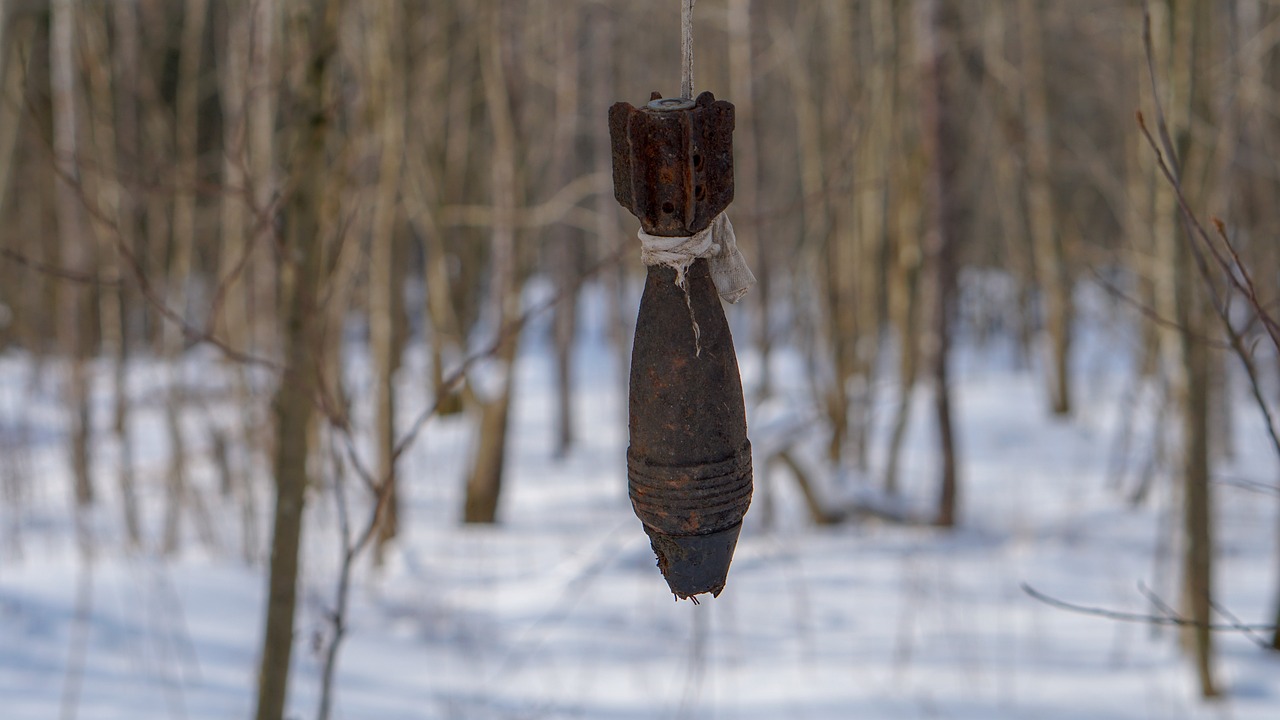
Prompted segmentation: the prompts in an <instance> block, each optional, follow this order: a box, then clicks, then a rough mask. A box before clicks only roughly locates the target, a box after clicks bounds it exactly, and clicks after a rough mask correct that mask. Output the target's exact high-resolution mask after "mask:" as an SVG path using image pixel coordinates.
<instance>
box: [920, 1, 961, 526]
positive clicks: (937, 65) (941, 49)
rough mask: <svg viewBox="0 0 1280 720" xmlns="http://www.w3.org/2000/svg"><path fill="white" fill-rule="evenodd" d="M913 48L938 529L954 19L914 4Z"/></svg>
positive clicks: (948, 441) (946, 358)
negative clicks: (923, 162) (925, 163)
mask: <svg viewBox="0 0 1280 720" xmlns="http://www.w3.org/2000/svg"><path fill="white" fill-rule="evenodd" d="M916 11H917V13H918V16H917V36H916V42H917V48H918V52H919V63H920V91H921V97H920V113H921V142H922V145H923V146H924V154H925V157H927V158H930V165H929V168H928V171H927V176H926V178H925V205H926V212H927V213H928V214H927V220H926V224H925V243H924V245H925V253H926V257H925V261H926V265H925V272H926V273H927V278H928V285H929V287H930V290H931V292H932V293H933V296H932V298H931V299H932V308H931V313H932V317H931V323H932V325H931V327H930V328H929V329H928V331H927V332H926V339H927V342H926V350H927V351H928V361H927V362H928V373H929V375H930V377H931V379H932V380H933V397H934V412H935V413H936V419H937V424H938V453H939V460H940V482H939V495H938V514H937V517H936V518H935V519H934V522H935V524H937V525H939V526H941V527H951V526H953V525H955V524H956V505H957V500H958V495H959V478H958V468H957V461H956V441H955V431H954V427H953V423H952V417H951V414H952V412H951V380H950V373H949V365H950V353H951V312H952V304H953V302H954V300H953V298H954V296H955V284H956V266H955V263H956V257H955V256H956V249H955V245H956V224H957V222H956V214H957V207H956V204H957V199H956V194H957V188H956V187H955V178H956V167H957V161H958V158H957V156H956V152H957V148H958V146H959V143H958V142H956V138H957V134H958V133H957V129H956V117H955V114H954V113H955V108H954V107H953V105H952V103H953V102H954V98H953V97H952V89H951V86H950V80H949V78H948V76H947V70H948V68H949V67H950V66H951V65H954V64H956V63H958V60H957V59H956V57H955V54H956V48H955V42H956V34H957V31H956V27H955V24H956V22H957V18H956V15H955V12H954V9H953V8H951V7H949V6H948V5H947V3H946V2H945V0H918V5H917V6H916Z"/></svg>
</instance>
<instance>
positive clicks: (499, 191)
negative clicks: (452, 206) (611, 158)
mask: <svg viewBox="0 0 1280 720" xmlns="http://www.w3.org/2000/svg"><path fill="white" fill-rule="evenodd" d="M482 18H483V19H482V20H481V22H482V23H483V27H484V28H485V29H486V31H487V36H486V38H485V42H483V43H482V44H481V58H480V73H481V76H482V79H483V84H484V92H485V102H486V105H487V106H488V109H489V123H490V125H491V127H492V130H493V156H492V159H491V165H492V176H491V182H492V189H493V213H494V215H493V228H492V231H491V232H492V235H491V237H490V248H491V249H490V262H491V263H492V268H491V277H492V281H491V286H490V287H491V292H490V306H491V308H492V309H493V310H494V311H495V315H496V316H497V322H496V323H494V327H495V330H496V332H497V333H499V337H498V349H497V352H496V353H495V356H494V359H495V360H496V362H497V367H498V374H499V378H498V381H497V382H496V383H495V384H496V385H497V387H496V388H492V389H491V391H490V393H491V394H489V395H488V396H487V397H481V398H478V401H479V405H480V408H479V411H480V422H479V427H478V429H477V440H476V452H475V457H474V460H473V461H472V466H471V474H470V476H469V478H468V479H467V491H466V501H465V507H464V510H463V520H464V521H465V522H468V523H493V522H496V521H497V515H498V498H499V494H500V492H501V489H502V478H503V471H504V468H505V464H506V463H505V455H506V448H507V426H508V422H507V421H508V415H509V413H510V409H511V393H512V390H513V386H514V384H515V357H516V346H517V339H518V335H519V331H518V328H517V327H516V326H515V323H514V321H515V320H516V318H517V317H518V315H519V313H520V293H519V287H518V275H517V267H516V264H517V258H516V244H515V241H516V228H515V213H516V207H517V193H518V177H517V159H516V149H517V144H516V127H515V118H514V115H513V110H512V106H511V100H510V97H509V96H508V90H507V83H508V81H507V67H506V63H505V59H504V58H503V47H504V43H503V31H502V28H503V22H502V7H501V3H500V2H498V1H497V0H490V2H489V3H486V6H485V9H484V12H483V13H482Z"/></svg>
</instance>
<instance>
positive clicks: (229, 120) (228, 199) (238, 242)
mask: <svg viewBox="0 0 1280 720" xmlns="http://www.w3.org/2000/svg"><path fill="white" fill-rule="evenodd" d="M258 2H259V0H235V1H233V2H229V3H228V4H227V16H228V17H227V21H226V22H227V33H226V43H225V45H224V46H223V47H222V48H220V50H221V56H222V62H221V66H220V69H221V77H220V80H221V83H220V87H221V92H220V93H219V97H220V98H221V100H222V117H223V144H224V147H223V159H222V184H223V187H224V188H225V190H224V193H223V195H222V218H221V223H220V229H221V232H222V243H221V248H220V250H221V252H220V254H219V257H218V284H219V292H221V293H222V303H223V305H222V309H221V313H220V316H219V317H217V318H214V322H215V323H217V324H218V325H219V326H220V334H221V335H222V337H223V338H224V339H225V340H226V342H227V343H228V344H229V345H231V347H234V348H237V349H242V350H247V349H249V348H250V346H251V344H252V338H253V328H252V320H251V319H250V317H249V293H250V292H251V291H252V288H251V286H250V283H249V282H248V279H249V278H251V277H252V268H253V265H254V263H253V262H252V258H253V255H254V253H255V251H256V249H257V248H256V243H255V242H251V240H250V237H249V236H250V233H251V231H250V227H251V226H253V225H256V224H257V223H256V221H254V222H250V220H249V217H250V213H249V211H250V209H251V206H252V205H253V204H254V198H253V191H254V187H253V183H251V173H250V159H249V148H248V145H249V132H248V129H249V110H248V108H249V102H250V99H249V97H248V85H249V77H250V72H249V68H250V65H251V63H252V58H253V48H252V39H253V30H254V26H253V12H254V10H253V8H254V6H256V5H257V4H258ZM253 234H254V235H257V233H256V231H255V232H253ZM254 240H256V237H255V238H254ZM230 370H231V374H232V383H233V384H234V393H235V398H236V404H237V405H239V406H240V407H241V408H245V409H247V408H249V407H251V406H252V404H253V403H254V399H253V395H252V393H251V392H250V388H249V378H248V374H247V372H246V370H245V368H244V367H243V366H240V365H237V366H235V367H233V368H230ZM251 416H252V413H249V412H241V413H240V420H239V426H238V427H237V428H235V430H236V432H238V434H239V436H240V437H241V439H242V440H243V444H242V447H241V449H240V450H241V454H242V456H243V457H245V458H246V459H247V460H246V462H245V463H244V464H242V465H240V466H235V465H234V463H233V461H232V458H231V454H232V448H231V447H229V446H226V447H224V450H225V452H224V453H222V454H221V455H219V457H220V458H221V462H222V466H221V469H222V471H223V472H224V473H225V474H224V479H225V481H227V482H229V483H230V487H229V488H228V489H229V490H230V491H231V493H232V495H233V496H234V497H235V498H236V499H237V500H238V501H239V504H240V543H241V555H242V556H243V557H244V559H245V560H246V561H251V560H252V559H253V557H254V554H255V553H256V551H257V548H258V510H257V497H256V496H255V495H254V491H253V486H252V483H251V482H250V477H252V476H253V475H254V473H252V472H250V471H249V470H250V468H249V467H246V465H249V464H250V463H251V462H252V458H253V448H254V443H253V442H252V438H254V437H255V436H256V434H257V433H256V431H255V430H254V429H253V428H252V427H251V425H252V421H251V420H250V419H249V418H250V417H251Z"/></svg>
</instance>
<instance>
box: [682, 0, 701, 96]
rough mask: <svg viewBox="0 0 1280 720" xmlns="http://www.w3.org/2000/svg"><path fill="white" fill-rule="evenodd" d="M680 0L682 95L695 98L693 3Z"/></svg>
mask: <svg viewBox="0 0 1280 720" xmlns="http://www.w3.org/2000/svg"><path fill="white" fill-rule="evenodd" d="M697 1H698V0H680V58H681V64H680V97H682V98H684V99H685V100H692V99H693V4H694V3H695V2H697Z"/></svg>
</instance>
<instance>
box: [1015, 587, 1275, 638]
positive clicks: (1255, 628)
mask: <svg viewBox="0 0 1280 720" xmlns="http://www.w3.org/2000/svg"><path fill="white" fill-rule="evenodd" d="M1019 587H1020V588H1021V589H1022V592H1024V593H1026V594H1027V595H1029V596H1031V597H1032V598H1034V599H1036V600H1039V601H1040V602H1042V603H1044V604H1045V605H1048V606H1050V607H1055V608H1058V609H1059V610H1067V611H1069V612H1073V613H1077V614H1079V615H1091V616H1093V617H1101V618H1106V619H1108V620H1118V621H1120V622H1136V623H1142V624H1144V625H1170V626H1175V627H1204V628H1208V629H1209V630H1212V631H1214V632H1271V631H1273V630H1275V629H1276V628H1275V626H1274V625H1246V624H1243V623H1239V622H1235V623H1229V624H1225V625H1223V624H1216V623H1209V624H1207V625H1206V624H1203V623H1198V622H1196V621H1195V620H1188V619H1187V618H1184V617H1182V616H1180V615H1178V614H1177V613H1173V612H1171V611H1170V612H1169V613H1168V614H1164V615H1150V614H1147V613H1131V612H1124V611H1121V610H1110V609H1108V608H1100V607H1090V606H1088V605H1077V604H1076V603H1071V602H1067V601H1066V600H1059V599H1058V598H1055V597H1053V596H1051V595H1046V594H1044V593H1042V592H1040V591H1039V590H1036V589H1035V588H1033V587H1031V586H1030V585H1029V584H1027V583H1020V584H1019ZM1148 599H1150V598H1148ZM1159 605H1160V606H1162V607H1163V608H1165V609H1166V610H1168V606H1167V605H1165V604H1164V602H1163V601H1160V602H1159Z"/></svg>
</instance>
